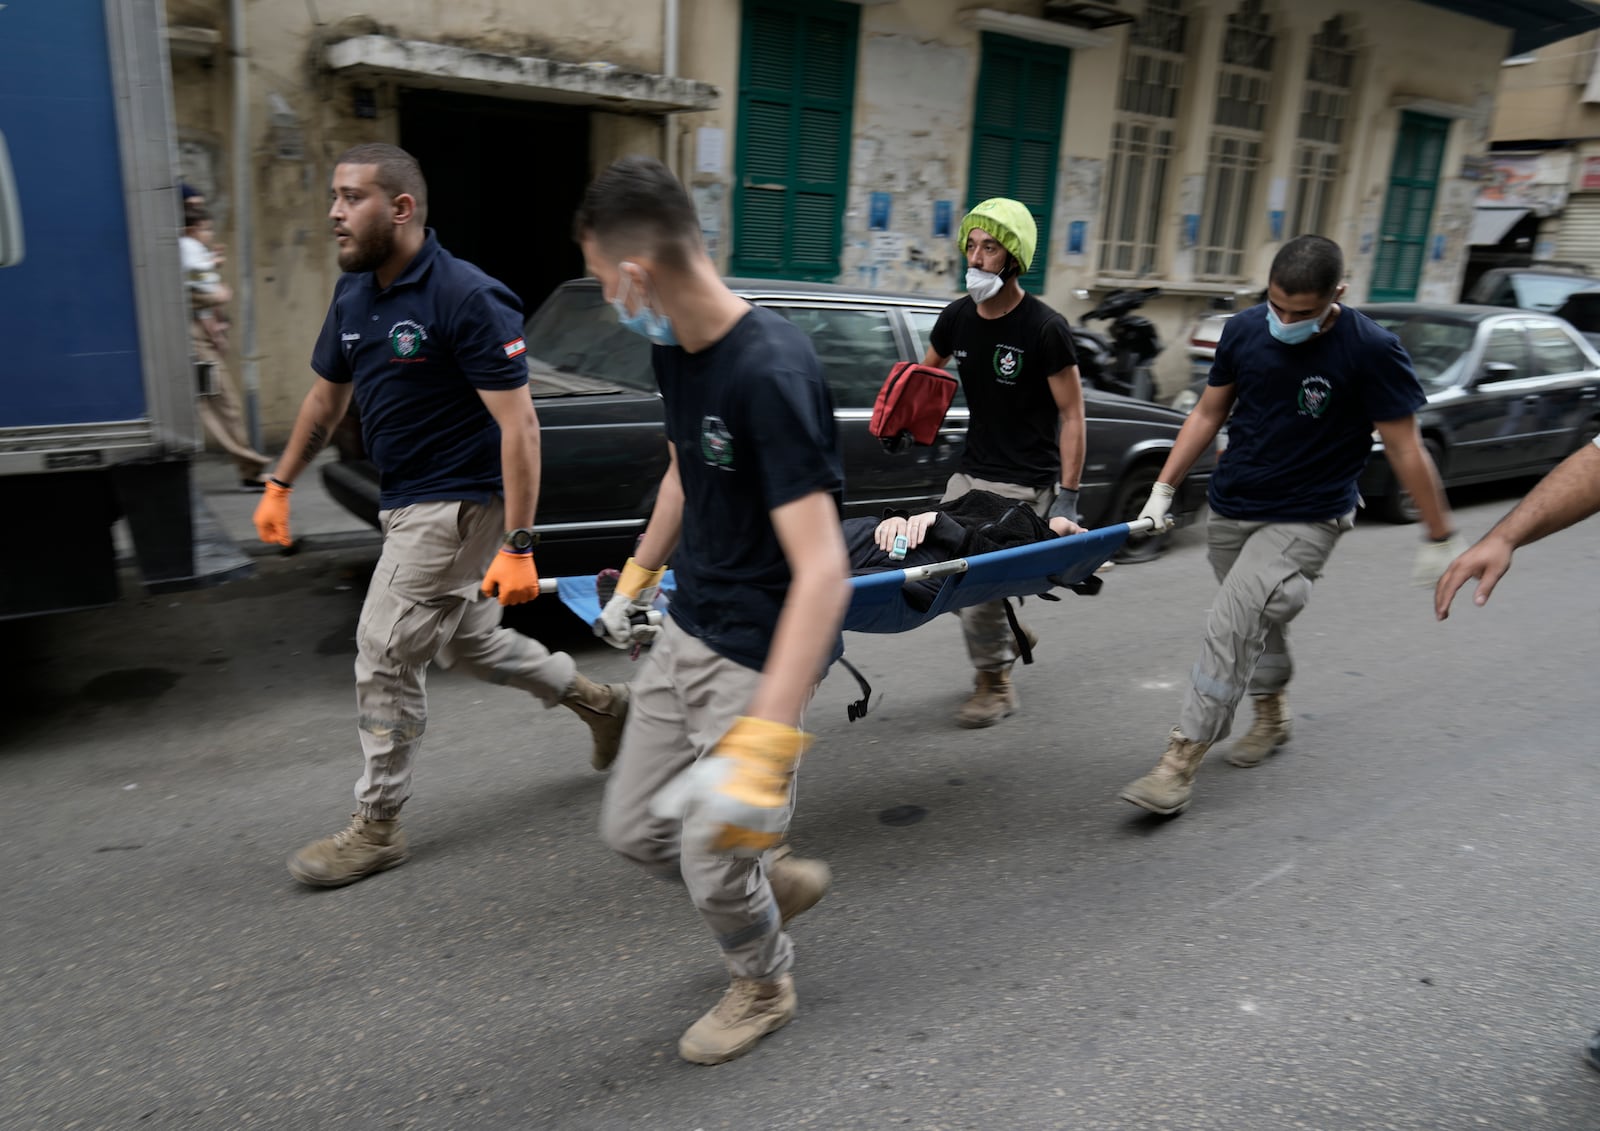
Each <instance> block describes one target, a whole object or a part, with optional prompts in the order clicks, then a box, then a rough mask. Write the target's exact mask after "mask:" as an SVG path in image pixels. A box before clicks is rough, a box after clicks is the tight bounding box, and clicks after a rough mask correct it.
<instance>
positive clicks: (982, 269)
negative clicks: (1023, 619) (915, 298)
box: [908, 196, 1085, 727]
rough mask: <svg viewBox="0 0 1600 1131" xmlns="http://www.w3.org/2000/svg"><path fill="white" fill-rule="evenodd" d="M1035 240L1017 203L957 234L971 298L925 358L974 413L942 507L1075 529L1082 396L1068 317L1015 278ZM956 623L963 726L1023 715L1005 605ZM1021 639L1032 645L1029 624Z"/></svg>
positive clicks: (985, 208) (940, 327)
mask: <svg viewBox="0 0 1600 1131" xmlns="http://www.w3.org/2000/svg"><path fill="white" fill-rule="evenodd" d="M1038 239H1039V235H1038V228H1037V227H1036V225H1035V224H1034V221H1033V215H1032V214H1031V213H1030V212H1029V211H1028V209H1027V206H1026V205H1024V204H1022V203H1020V202H1018V201H1015V200H1010V199H1007V198H1006V197H998V196H997V197H993V198H991V199H989V200H985V201H983V202H982V203H981V204H979V205H977V206H976V207H975V208H973V209H972V211H971V212H968V213H967V215H966V216H965V218H963V219H962V221H961V228H960V231H959V233H958V234H957V237H956V246H957V249H958V250H959V251H960V253H961V255H962V256H963V257H965V259H966V261H967V294H966V295H965V296H963V297H962V298H959V299H957V300H956V301H955V302H952V303H951V304H950V305H949V306H947V307H945V309H944V312H943V313H942V314H940V315H939V320H938V322H936V323H935V324H934V327H933V331H932V333H931V334H929V335H928V352H927V354H926V355H925V356H924V357H923V359H922V362H923V364H924V365H933V366H938V367H941V368H943V367H945V366H947V365H948V364H949V363H950V360H951V359H952V358H954V359H955V362H956V365H957V368H958V371H959V373H960V377H961V387H962V389H963V390H964V391H965V393H966V398H967V407H968V409H969V411H970V414H971V419H970V421H969V423H968V425H967V440H966V447H965V449H964V450H963V451H962V454H961V465H960V470H959V471H957V472H956V474H954V475H952V476H951V477H950V482H949V483H948V484H947V485H946V487H945V493H944V497H945V499H946V500H950V499H954V498H956V497H957V496H960V495H964V494H966V493H967V492H968V491H972V490H984V491H993V492H994V493H995V494H997V495H1002V496H1004V497H1006V498H1009V499H1018V500H1021V501H1024V502H1026V503H1028V504H1029V505H1031V506H1032V507H1033V509H1034V510H1035V511H1036V512H1038V513H1039V514H1040V515H1042V516H1044V517H1045V518H1065V519H1067V520H1068V521H1069V522H1070V523H1072V524H1073V526H1072V527H1071V529H1072V530H1077V529H1079V527H1078V526H1077V525H1076V524H1077V522H1078V518H1079V514H1078V480H1079V477H1080V476H1081V475H1082V474H1083V456H1084V449H1085V439H1084V410H1083V389H1082V386H1081V385H1080V383H1079V381H1078V355H1077V353H1076V352H1075V351H1074V349H1073V347H1072V335H1071V334H1070V333H1069V332H1068V329H1067V320H1066V319H1065V318H1063V317H1062V316H1061V315H1060V314H1058V313H1057V312H1056V311H1054V310H1052V309H1050V307H1048V306H1046V305H1045V304H1044V303H1043V302H1041V301H1039V299H1037V298H1035V297H1034V296H1033V295H1030V294H1027V293H1026V292H1025V291H1023V289H1022V285H1021V283H1020V281H1019V280H1020V278H1021V276H1022V275H1024V274H1025V273H1027V272H1028V271H1029V270H1030V269H1031V268H1032V266H1033V263H1034V256H1035V253H1036V252H1037V251H1038V247H1037V245H1038ZM910 533H913V532H912V531H908V537H909V535H910ZM960 617H961V627H962V631H963V633H964V634H965V636H966V641H967V654H968V655H969V656H970V657H971V659H972V666H973V667H974V668H975V669H976V673H977V674H976V678H975V686H974V689H973V693H972V696H971V697H970V698H969V699H968V700H967V701H966V702H965V703H964V704H962V706H961V709H960V710H959V711H958V712H957V713H956V723H957V724H958V725H959V726H964V727H988V726H993V725H994V724H995V723H998V722H999V721H1000V720H1002V719H1004V718H1006V717H1007V716H1008V715H1010V714H1012V713H1013V712H1014V711H1015V710H1016V709H1017V693H1016V690H1015V689H1014V688H1013V687H1012V684H1011V667H1012V665H1013V664H1014V663H1015V662H1016V659H1017V650H1016V643H1015V637H1014V635H1013V633H1012V631H1011V628H1010V625H1009V624H1008V623H1007V620H1006V614H1005V605H1004V604H1003V603H1002V602H999V601H994V602H990V603H988V604H983V605H974V606H970V607H968V608H966V609H963V610H961V613H960ZM1022 631H1023V632H1024V633H1027V635H1028V636H1029V638H1030V639H1032V638H1033V634H1032V632H1031V631H1029V630H1028V628H1027V627H1026V626H1022Z"/></svg>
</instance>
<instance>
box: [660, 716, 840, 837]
mask: <svg viewBox="0 0 1600 1131" xmlns="http://www.w3.org/2000/svg"><path fill="white" fill-rule="evenodd" d="M811 742H812V737H811V735H809V734H807V733H805V731H803V730H799V729H797V728H795V727H791V726H785V725H783V724H782V723H775V722H772V721H770V720H768V719H752V718H749V717H748V716H740V717H739V718H738V719H735V720H734V723H733V726H732V727H730V728H729V729H728V733H727V734H725V735H723V736H722V739H721V740H720V741H719V742H718V743H717V745H716V747H715V749H713V750H712V751H711V753H710V754H707V755H706V756H705V757H704V758H701V759H700V760H699V761H698V762H696V763H695V764H694V765H692V766H690V767H689V768H688V769H686V770H684V771H683V772H682V773H681V774H679V775H678V776H677V777H675V778H673V779H672V780H671V781H669V782H668V783H667V784H666V785H664V786H662V787H661V788H660V789H659V790H657V791H656V795H655V797H653V798H651V800H650V811H651V812H652V813H654V814H655V815H656V816H657V817H660V818H662V819H664V820H677V821H682V822H683V837H682V842H683V844H684V845H685V846H686V847H693V848H698V849H700V850H702V851H706V852H712V853H716V854H719V855H728V856H760V855H761V854H762V853H763V852H765V851H767V849H769V848H772V847H774V846H776V845H777V844H779V843H781V842H782V840H783V834H784V833H785V832H786V831H787V830H788V828H789V815H790V810H789V797H790V794H791V792H792V787H793V785H794V772H795V768H796V767H797V766H799V764H800V755H802V754H804V753H805V752H806V750H807V749H808V748H810V746H811Z"/></svg>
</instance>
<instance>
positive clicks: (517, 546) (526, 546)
mask: <svg viewBox="0 0 1600 1131" xmlns="http://www.w3.org/2000/svg"><path fill="white" fill-rule="evenodd" d="M538 544H539V536H538V535H537V534H535V533H534V532H533V531H531V530H529V529H528V528H527V527H526V526H519V527H517V529H515V530H508V531H506V538H505V546H506V549H508V550H511V551H513V552H515V553H518V554H526V553H527V552H528V551H529V550H531V549H533V548H534V547H535V546H537V545H538Z"/></svg>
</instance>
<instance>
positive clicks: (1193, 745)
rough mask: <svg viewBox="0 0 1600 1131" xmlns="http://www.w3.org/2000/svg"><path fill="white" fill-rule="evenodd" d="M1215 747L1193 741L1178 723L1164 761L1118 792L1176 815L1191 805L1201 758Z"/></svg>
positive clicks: (1154, 809) (1162, 813) (1160, 812)
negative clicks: (1195, 777)
mask: <svg viewBox="0 0 1600 1131" xmlns="http://www.w3.org/2000/svg"><path fill="white" fill-rule="evenodd" d="M1210 749H1211V743H1209V742H1190V741H1189V740H1188V739H1187V738H1185V737H1183V733H1182V732H1181V731H1180V730H1178V728H1177V727H1173V728H1172V733H1171V734H1170V735H1168V736H1167V749H1166V753H1164V754H1162V755H1161V761H1159V762H1157V763H1156V768H1155V769H1153V770H1151V771H1150V772H1149V773H1148V774H1146V775H1145V776H1144V777H1142V778H1140V779H1139V780H1138V781H1135V782H1130V783H1129V784H1128V786H1127V787H1126V788H1125V789H1123V791H1122V792H1121V793H1120V794H1119V795H1118V796H1120V797H1121V798H1122V800H1124V801H1131V802H1133V803H1134V804H1135V805H1138V806H1140V807H1141V808H1144V809H1148V810H1150V812H1152V813H1155V814H1157V815H1158V816H1162V817H1176V816H1177V815H1178V814H1179V813H1182V812H1183V811H1184V810H1185V809H1187V808H1188V807H1189V798H1190V796H1191V795H1193V793H1194V776H1195V774H1197V773H1199V772H1200V760H1201V759H1202V758H1204V757H1205V756H1206V751H1207V750H1210Z"/></svg>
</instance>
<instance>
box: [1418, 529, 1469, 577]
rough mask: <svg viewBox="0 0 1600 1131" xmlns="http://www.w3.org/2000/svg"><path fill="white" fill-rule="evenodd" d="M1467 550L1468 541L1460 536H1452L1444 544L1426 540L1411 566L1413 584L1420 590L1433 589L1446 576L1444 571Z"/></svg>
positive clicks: (1423, 541) (1419, 548) (1429, 539)
mask: <svg viewBox="0 0 1600 1131" xmlns="http://www.w3.org/2000/svg"><path fill="white" fill-rule="evenodd" d="M1466 548H1467V540H1466V539H1465V538H1463V537H1461V535H1460V534H1452V535H1450V536H1449V537H1448V538H1446V539H1445V540H1444V541H1443V542H1435V541H1434V540H1433V539H1431V538H1424V539H1423V540H1422V545H1420V546H1418V547H1417V556H1416V560H1415V561H1414V562H1413V563H1412V565H1411V584H1413V585H1415V586H1417V587H1418V588H1419V589H1432V588H1433V587H1434V585H1436V584H1437V583H1438V581H1439V579H1440V578H1441V577H1443V576H1444V571H1445V570H1447V569H1449V568H1450V563H1451V562H1453V561H1455V560H1456V559H1457V558H1458V557H1460V556H1461V555H1462V553H1463V552H1464V551H1465V550H1466Z"/></svg>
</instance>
